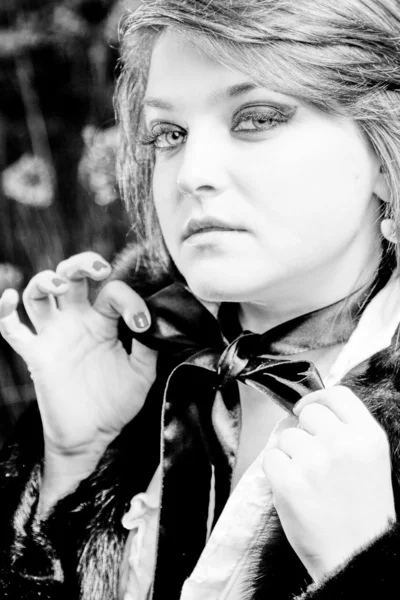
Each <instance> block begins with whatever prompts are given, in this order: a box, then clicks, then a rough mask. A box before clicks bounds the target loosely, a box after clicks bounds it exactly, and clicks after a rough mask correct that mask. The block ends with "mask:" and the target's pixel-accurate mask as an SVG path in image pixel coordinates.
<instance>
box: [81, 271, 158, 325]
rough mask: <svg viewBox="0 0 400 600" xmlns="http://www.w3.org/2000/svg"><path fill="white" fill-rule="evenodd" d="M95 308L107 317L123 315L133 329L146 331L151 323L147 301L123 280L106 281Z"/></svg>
mask: <svg viewBox="0 0 400 600" xmlns="http://www.w3.org/2000/svg"><path fill="white" fill-rule="evenodd" d="M93 308H94V309H95V310H97V312H99V313H100V314H102V315H104V316H106V317H110V318H118V317H120V316H121V317H122V318H123V319H124V321H125V323H126V324H127V326H128V327H129V328H130V329H131V330H132V331H136V332H140V331H146V329H148V328H149V327H150V324H151V317H150V312H149V310H148V308H147V306H146V303H145V301H144V300H143V299H142V298H141V297H140V296H139V295H138V294H137V293H136V292H134V291H133V290H132V289H131V288H130V287H129V286H128V285H127V284H126V283H124V282H123V281H117V280H116V281H110V282H109V283H106V285H105V286H104V287H103V289H102V290H101V291H100V293H99V295H98V296H97V298H96V300H95V303H94V305H93Z"/></svg>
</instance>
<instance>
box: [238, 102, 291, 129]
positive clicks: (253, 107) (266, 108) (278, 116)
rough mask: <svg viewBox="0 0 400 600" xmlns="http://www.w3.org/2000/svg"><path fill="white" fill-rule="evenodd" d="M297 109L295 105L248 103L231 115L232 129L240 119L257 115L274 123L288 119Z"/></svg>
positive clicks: (254, 117)
mask: <svg viewBox="0 0 400 600" xmlns="http://www.w3.org/2000/svg"><path fill="white" fill-rule="evenodd" d="M296 111H297V107H296V106H288V105H285V104H266V103H265V102H263V103H260V104H254V103H253V104H250V105H247V106H241V107H240V109H239V110H238V111H237V112H236V113H235V114H234V115H233V118H232V128H233V129H234V128H235V127H236V126H237V125H238V124H239V123H240V122H241V121H243V120H245V119H246V118H248V119H252V118H253V119H256V118H257V117H261V118H266V120H267V119H270V120H271V121H275V122H276V123H283V122H285V121H288V120H289V119H290V118H291V117H292V116H293V115H294V114H295V113H296Z"/></svg>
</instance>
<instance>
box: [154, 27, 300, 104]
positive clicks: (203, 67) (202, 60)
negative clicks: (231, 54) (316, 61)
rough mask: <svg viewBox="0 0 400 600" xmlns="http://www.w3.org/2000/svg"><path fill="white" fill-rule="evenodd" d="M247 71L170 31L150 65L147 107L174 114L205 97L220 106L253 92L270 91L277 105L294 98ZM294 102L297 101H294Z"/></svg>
mask: <svg viewBox="0 0 400 600" xmlns="http://www.w3.org/2000/svg"><path fill="white" fill-rule="evenodd" d="M264 79H265V83H264V82H262V83H261V82H260V81H258V82H257V81H255V80H254V79H253V78H251V77H249V74H248V73H246V72H245V70H244V69H243V70H241V69H237V68H234V66H233V65H232V66H231V65H229V66H228V65H225V64H223V63H222V62H220V61H219V60H216V59H215V58H213V57H211V56H210V55H209V54H208V53H207V52H205V51H204V50H203V49H202V48H201V47H199V46H198V45H197V44H196V43H194V42H192V41H191V40H188V39H186V38H185V37H184V36H183V35H181V34H180V33H179V32H174V31H166V32H164V33H163V34H162V35H161V36H160V37H159V38H158V39H157V40H156V42H155V44H154V48H153V52H152V57H151V61H150V69H149V76H148V82H147V88H146V94H145V97H144V100H143V104H144V106H145V107H153V108H160V109H165V110H173V109H174V108H179V104H180V103H181V101H182V102H184V100H185V99H186V98H187V97H188V96H195V97H196V98H199V97H202V98H203V99H205V100H207V103H208V104H209V105H210V106H212V105H217V104H219V103H221V102H224V101H230V100H231V99H235V98H238V97H243V96H245V95H246V94H249V93H251V92H254V93H257V91H261V90H262V91H264V92H265V91H268V92H269V93H270V94H271V96H273V97H275V99H276V100H277V101H279V99H281V100H282V101H288V100H289V99H290V98H289V97H288V96H287V95H286V94H285V93H284V91H282V92H280V91H279V90H278V89H277V86H274V88H272V87H271V88H269V87H268V77H265V78H264ZM293 101H294V99H293Z"/></svg>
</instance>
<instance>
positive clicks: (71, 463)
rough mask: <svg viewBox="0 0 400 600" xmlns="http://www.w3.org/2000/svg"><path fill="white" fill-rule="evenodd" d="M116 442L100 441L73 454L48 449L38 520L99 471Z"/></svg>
mask: <svg viewBox="0 0 400 600" xmlns="http://www.w3.org/2000/svg"><path fill="white" fill-rule="evenodd" d="M110 441H112V440H108V438H105V439H99V440H97V441H96V443H93V444H91V445H90V446H86V447H85V448H79V449H77V448H75V449H74V450H70V451H68V452H67V451H62V452H60V451H59V450H54V449H52V448H49V447H48V445H46V447H45V456H44V469H43V477H42V484H41V488H40V496H39V504H38V517H39V519H43V518H45V517H46V516H47V515H48V514H49V512H50V511H51V509H52V508H53V507H54V506H55V505H56V503H57V502H58V501H59V500H61V499H62V498H64V497H65V496H67V495H68V494H70V493H72V492H73V491H75V489H76V488H77V487H78V485H79V484H80V482H81V481H83V480H84V479H86V478H87V477H89V475H91V474H92V473H93V471H94V470H95V468H96V466H97V464H98V462H99V460H100V458H101V456H102V455H103V454H104V451H105V449H106V448H107V446H108V443H110Z"/></svg>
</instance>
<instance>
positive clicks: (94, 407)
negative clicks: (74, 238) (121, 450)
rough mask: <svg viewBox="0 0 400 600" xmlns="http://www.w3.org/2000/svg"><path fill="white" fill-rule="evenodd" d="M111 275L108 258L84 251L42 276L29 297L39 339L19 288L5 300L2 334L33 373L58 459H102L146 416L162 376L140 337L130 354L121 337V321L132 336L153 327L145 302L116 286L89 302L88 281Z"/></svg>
mask: <svg viewBox="0 0 400 600" xmlns="http://www.w3.org/2000/svg"><path fill="white" fill-rule="evenodd" d="M110 272H111V267H110V265H109V264H108V263H106V262H105V261H104V260H103V258H102V257H101V256H99V255H98V254H95V253H93V252H84V253H82V254H77V255H75V256H72V257H71V258H69V259H68V260H65V261H63V262H62V263H60V264H59V265H58V267H57V269H56V271H55V272H54V271H43V272H42V273H39V274H38V275H36V276H35V277H34V278H33V279H32V280H31V281H30V283H29V284H28V286H27V288H26V290H25V292H24V294H23V302H24V305H25V309H26V311H27V313H28V316H29V318H30V319H31V321H32V323H33V325H34V327H35V329H36V332H37V333H36V334H34V333H32V332H31V331H30V329H29V328H28V327H26V326H25V325H23V324H22V323H21V322H20V320H19V318H18V315H17V312H16V307H17V304H18V294H17V292H16V291H15V290H11V289H9V290H6V291H5V292H4V294H3V296H2V298H1V300H0V331H1V333H2V335H3V337H4V338H5V339H6V340H7V342H8V343H9V344H10V345H11V346H12V347H13V348H14V350H15V351H16V352H17V353H18V354H20V355H21V357H22V358H23V359H24V360H25V362H26V364H27V366H28V368H29V370H30V372H31V376H32V379H33V382H34V385H35V389H36V393H37V399H38V403H39V408H40V411H41V416H42V421H43V430H44V439H45V448H46V454H47V456H51V457H53V459H54V457H71V456H79V457H82V456H85V455H95V456H98V455H99V454H101V453H102V451H104V449H105V447H106V446H107V445H108V444H109V443H110V441H112V439H114V438H115V436H116V435H117V434H118V433H119V432H120V430H121V429H122V427H123V426H124V425H125V424H126V423H128V422H129V421H130V420H131V419H132V418H133V417H135V416H136V415H137V413H138V412H139V411H140V409H141V408H142V406H143V404H144V401H145V399H146V396H147V394H148V392H149V389H150V387H151V385H152V383H153V382H154V379H155V375H156V358H157V353H156V352H155V351H153V350H151V349H149V348H147V347H145V346H144V345H143V344H141V343H140V342H138V341H137V340H133V344H132V352H131V354H127V353H126V351H125V350H124V348H123V346H122V344H121V342H120V341H119V340H118V338H117V325H118V319H119V317H120V316H121V317H122V318H123V319H124V321H125V323H126V324H127V326H128V327H129V328H130V329H131V330H132V331H137V332H138V331H145V330H146V329H148V327H149V326H150V314H149V311H148V309H147V307H146V305H145V303H144V301H143V300H142V299H141V298H140V297H139V296H138V295H137V294H136V293H135V292H134V291H133V290H132V289H131V288H129V287H128V286H127V285H126V284H125V283H123V282H121V281H110V282H108V283H106V284H105V286H104V287H103V288H102V290H101V291H100V293H99V295H98V296H97V298H96V300H95V302H94V304H93V305H91V304H90V303H89V300H88V278H90V279H93V280H95V281H101V280H104V279H105V278H106V277H107V276H108V275H109V274H110Z"/></svg>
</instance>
